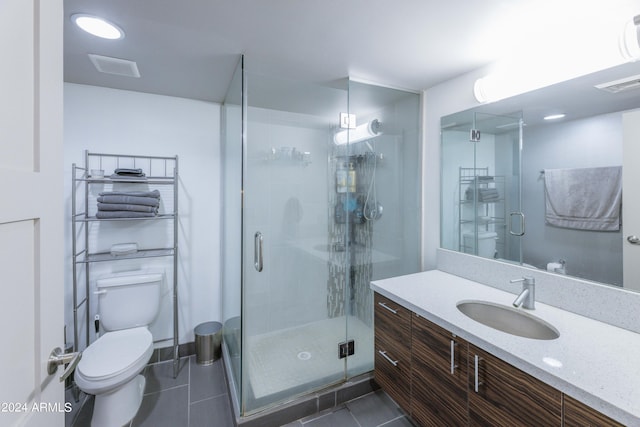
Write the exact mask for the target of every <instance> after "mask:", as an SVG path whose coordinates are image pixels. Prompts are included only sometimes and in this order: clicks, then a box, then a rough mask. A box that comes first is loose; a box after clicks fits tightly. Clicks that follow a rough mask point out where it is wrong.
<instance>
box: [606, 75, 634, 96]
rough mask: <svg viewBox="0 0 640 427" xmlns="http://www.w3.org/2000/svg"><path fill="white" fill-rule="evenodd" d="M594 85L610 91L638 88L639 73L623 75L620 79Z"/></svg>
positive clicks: (616, 91)
mask: <svg viewBox="0 0 640 427" xmlns="http://www.w3.org/2000/svg"><path fill="white" fill-rule="evenodd" d="M595 87H597V88H598V89H601V90H604V91H607V92H611V93H619V92H626V91H628V90H632V89H640V74H636V75H635V76H630V77H625V78H623V79H620V80H614V81H612V82H607V83H601V84H599V85H596V86H595Z"/></svg>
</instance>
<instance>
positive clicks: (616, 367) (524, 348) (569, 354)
mask: <svg viewBox="0 0 640 427" xmlns="http://www.w3.org/2000/svg"><path fill="white" fill-rule="evenodd" d="M371 288H372V289H373V290H374V291H376V292H378V293H380V294H382V295H384V296H386V297H387V298H389V299H391V300H393V301H395V302H397V303H398V304H400V305H402V306H404V307H406V308H407V309H409V310H411V311H413V312H415V313H416V314H419V315H421V316H423V317H425V318H426V319H428V320H431V321H432V322H434V323H436V324H438V325H440V326H442V327H443V328H445V329H448V330H449V331H451V332H453V333H455V334H457V335H458V336H460V337H462V338H463V339H465V340H467V341H469V342H470V343H472V344H474V345H476V346H478V347H480V348H482V349H484V350H487V351H488V352H490V353H492V354H494V355H495V356H497V357H499V358H501V359H503V360H505V361H506V362H509V363H511V364H512V365H513V366H515V367H517V368H519V369H521V370H523V371H524V372H527V373H528V374H531V375H533V376H534V377H536V378H538V379H540V380H541V381H543V382H545V383H547V384H549V385H551V386H553V387H555V388H556V389H558V390H560V391H562V392H563V393H566V394H568V395H569V396H572V397H574V398H576V399H578V400H580V401H582V402H584V403H585V404H587V405H589V406H591V407H593V408H595V409H596V410H598V411H600V412H602V413H604V414H606V415H608V416H609V417H611V418H613V419H615V420H617V421H619V422H621V423H623V424H625V425H628V426H640V334H637V333H634V332H631V331H628V330H626V329H622V328H618V327H615V326H611V325H608V324H606V323H602V322H599V321H596V320H593V319H589V318H587V317H584V316H580V315H577V314H574V313H571V312H568V311H564V310H561V309H558V308H555V307H552V306H549V305H546V304H542V303H540V302H537V301H536V308H535V310H526V311H527V312H529V313H530V314H533V315H535V316H537V317H539V318H541V319H543V320H545V321H547V322H548V323H550V324H551V325H553V326H554V327H555V328H556V329H557V330H558V331H559V332H560V337H559V338H558V339H555V340H535V339H530V338H522V337H518V336H515V335H511V334H508V333H505V332H501V331H498V330H496V329H493V328H490V327H488V326H485V325H483V324H481V323H479V322H476V321H474V320H472V319H470V318H468V317H467V316H465V315H464V314H462V313H461V312H460V311H459V310H458V309H457V308H456V303H457V302H459V301H461V300H482V301H490V302H494V303H499V304H504V305H506V306H511V303H512V302H513V300H514V299H515V295H514V294H512V293H508V292H504V291H501V290H499V289H496V288H493V287H490V286H486V285H483V284H480V283H477V282H474V281H471V280H467V279H463V278H461V277H458V276H454V275H452V274H449V273H444V272H442V271H438V270H431V271H426V272H422V273H417V274H411V275H407V276H400V277H394V278H391V279H386V280H378V281H374V282H371ZM515 289H516V290H518V291H519V290H520V287H516V288H515Z"/></svg>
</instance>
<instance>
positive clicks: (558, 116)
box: [543, 113, 565, 120]
mask: <svg viewBox="0 0 640 427" xmlns="http://www.w3.org/2000/svg"><path fill="white" fill-rule="evenodd" d="M564 116H565V114H564V113H560V114H549V115H548V116H544V117H543V119H544V120H559V119H563V118H564Z"/></svg>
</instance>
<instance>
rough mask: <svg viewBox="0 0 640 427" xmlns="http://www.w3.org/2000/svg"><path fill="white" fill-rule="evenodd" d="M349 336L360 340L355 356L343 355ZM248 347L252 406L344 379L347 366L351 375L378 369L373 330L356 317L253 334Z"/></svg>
mask: <svg viewBox="0 0 640 427" xmlns="http://www.w3.org/2000/svg"><path fill="white" fill-rule="evenodd" d="M345 323H346V325H347V334H346V336H345ZM345 339H347V340H351V339H353V340H355V354H353V355H352V356H349V357H348V358H343V359H340V358H339V357H338V344H339V343H342V342H344V341H345ZM247 347H248V348H247V349H246V353H245V354H247V365H246V369H247V372H248V380H249V385H250V390H249V393H247V395H246V398H247V402H246V403H247V405H246V408H247V409H249V408H260V407H263V406H265V405H269V404H271V403H273V402H277V401H281V400H283V399H287V398H291V397H295V396H297V395H300V394H304V393H309V392H310V391H313V390H317V389H320V388H322V387H326V386H327V385H330V384H334V383H338V382H341V381H343V380H344V379H345V369H348V372H347V374H346V377H352V376H354V375H358V374H361V373H363V372H368V371H370V370H372V369H373V330H372V328H371V327H369V326H367V325H366V324H364V323H363V322H362V321H361V320H360V319H358V318H356V317H353V316H347V317H346V318H345V316H341V317H336V318H332V319H325V320H321V321H317V322H313V323H309V324H306V325H302V326H299V327H295V328H291V329H285V330H280V331H275V332H270V333H267V334H261V335H256V336H252V337H249V338H248V341H247ZM347 359H348V366H347V365H345V363H346V361H347ZM252 401H253V402H252ZM249 410H251V409H249Z"/></svg>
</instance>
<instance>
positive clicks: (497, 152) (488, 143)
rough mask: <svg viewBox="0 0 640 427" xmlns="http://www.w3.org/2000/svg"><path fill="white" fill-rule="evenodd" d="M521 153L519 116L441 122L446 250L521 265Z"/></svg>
mask: <svg viewBox="0 0 640 427" xmlns="http://www.w3.org/2000/svg"><path fill="white" fill-rule="evenodd" d="M521 149H522V118H521V115H519V114H514V115H512V116H499V115H493V114H485V113H474V112H462V113H458V114H456V115H454V116H448V117H445V118H443V119H442V166H441V168H442V170H441V179H442V202H441V209H442V213H441V246H442V247H443V248H445V249H451V250H456V251H460V252H464V253H469V254H473V255H478V256H481V257H485V258H494V259H500V260H503V261H514V262H517V263H521V262H522V249H521V248H522V241H521V238H522V236H523V235H524V233H525V231H526V230H525V222H524V215H523V214H522V209H521V199H520V193H521V190H520V187H521V185H520V158H521Z"/></svg>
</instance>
